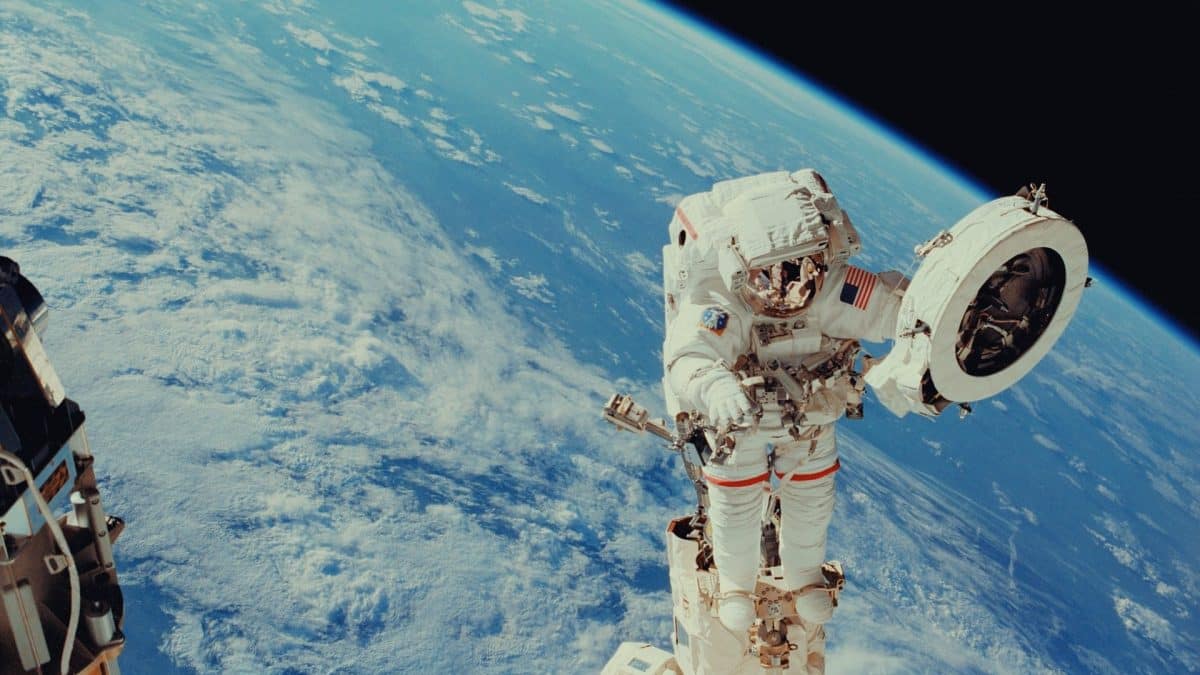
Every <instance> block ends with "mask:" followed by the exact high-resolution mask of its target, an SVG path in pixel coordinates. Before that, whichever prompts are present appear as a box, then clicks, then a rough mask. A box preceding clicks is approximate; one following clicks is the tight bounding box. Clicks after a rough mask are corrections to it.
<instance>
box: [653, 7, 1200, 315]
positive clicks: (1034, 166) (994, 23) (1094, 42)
mask: <svg viewBox="0 0 1200 675" xmlns="http://www.w3.org/2000/svg"><path fill="white" fill-rule="evenodd" d="M668 4H669V5H673V6H675V7H676V8H677V9H680V10H682V11H684V12H685V13H687V14H690V15H691V16H692V17H693V18H696V19H699V20H701V21H703V22H704V23H707V24H708V25H710V26H712V27H713V28H717V29H718V30H720V31H722V32H724V33H726V34H728V35H730V36H732V37H735V38H737V39H738V40H740V41H742V42H743V43H746V44H748V45H750V46H751V47H753V48H756V49H757V50H758V51H760V52H762V53H764V54H766V55H768V56H771V57H772V58H774V59H775V60H776V61H779V62H782V63H784V64H788V65H790V66H791V67H792V68H793V69H795V70H797V71H799V72H800V73H801V74H802V75H804V76H805V77H807V78H808V79H810V80H812V81H814V82H816V83H817V84H819V85H821V86H823V87H824V88H826V89H829V90H832V91H833V92H835V93H836V94H838V95H839V96H841V97H842V98H844V99H846V100H847V101H849V102H851V103H852V104H854V105H856V106H858V107H860V108H861V109H863V110H865V111H866V112H868V113H869V114H871V115H872V116H873V117H875V118H877V119H879V120H880V121H882V122H884V123H886V124H887V125H889V126H891V127H892V128H894V129H896V130H897V131H899V132H900V133H902V134H903V135H904V136H906V137H908V139H910V140H911V141H913V142H915V143H916V144H918V145H921V146H923V147H925V148H926V149H928V150H930V151H932V152H933V153H934V154H936V155H938V156H940V157H941V158H943V159H944V160H945V161H946V162H947V163H948V164H949V165H951V166H954V167H956V168H958V169H959V170H960V171H961V172H962V173H963V174H964V175H966V176H968V177H971V178H974V179H975V180H976V181H977V182H978V183H980V184H982V185H983V186H985V187H988V188H991V189H992V190H993V191H994V193H995V194H996V195H997V196H999V195H1001V194H1011V193H1012V192H1015V191H1016V190H1017V189H1018V188H1019V187H1021V186H1022V185H1024V184H1026V183H1030V182H1038V183H1040V182H1044V183H1046V184H1047V193H1048V195H1049V197H1050V199H1049V206H1050V207H1051V208H1053V209H1055V210H1056V211H1058V212H1059V213H1061V214H1062V215H1064V216H1066V217H1067V218H1069V219H1071V220H1072V221H1074V222H1075V223H1076V224H1077V225H1078V226H1079V227H1080V229H1081V230H1082V231H1083V233H1084V236H1085V237H1086V238H1087V241H1088V247H1089V252H1090V254H1091V259H1092V261H1093V262H1098V263H1099V264H1100V265H1101V266H1102V267H1103V268H1104V269H1105V270H1107V271H1108V272H1110V273H1111V274H1113V275H1115V276H1116V277H1117V278H1118V279H1119V280H1120V282H1121V283H1123V284H1124V285H1126V286H1127V287H1129V288H1130V289H1132V290H1133V291H1135V292H1136V293H1138V294H1140V295H1142V296H1143V297H1145V298H1146V299H1148V301H1149V302H1150V303H1151V304H1152V305H1156V306H1157V307H1158V309H1159V311H1161V312H1163V313H1165V314H1167V315H1168V316H1169V317H1170V318H1172V319H1173V320H1174V321H1175V323H1176V324H1177V325H1179V326H1180V327H1182V328H1183V329H1184V330H1186V331H1188V332H1190V333H1191V335H1192V336H1193V338H1197V337H1200V303H1198V302H1197V301H1196V300H1195V299H1193V298H1192V297H1191V296H1190V294H1191V293H1192V292H1193V290H1192V289H1193V285H1192V284H1191V283H1188V282H1189V281H1190V272H1191V271H1193V270H1200V249H1198V248H1197V246H1198V244H1197V241H1198V239H1200V237H1198V236H1197V235H1198V234H1200V233H1198V232H1197V227H1198V223H1197V221H1198V220H1200V219H1198V218H1196V217H1195V216H1194V215H1193V214H1195V213H1198V211H1197V206H1196V205H1195V201H1196V196H1197V195H1198V194H1200V190H1197V185H1198V184H1200V171H1198V170H1197V165H1198V161H1197V159H1198V158H1197V157H1196V156H1195V151H1196V147H1195V146H1196V143H1195V138H1194V134H1193V132H1192V131H1191V128H1192V125H1193V124H1195V123H1196V122H1197V118H1196V116H1195V112H1196V107H1195V105H1194V104H1192V103H1191V102H1190V101H1191V98H1192V97H1193V96H1195V95H1196V94H1197V92H1196V89H1197V87H1198V78H1197V76H1196V63H1200V59H1198V58H1197V57H1196V48H1195V45H1196V43H1197V42H1200V36H1197V35H1192V34H1189V33H1188V26H1189V24H1188V22H1187V21H1185V20H1184V18H1183V17H1182V16H1180V15H1179V14H1178V10H1171V11H1165V10H1163V9H1161V8H1157V7H1155V6H1153V5H1149V4H1140V5H1123V6H1120V7H1122V9H1121V10H1120V11H1119V12H1118V11H1116V10H1115V9H1114V10H1112V11H1111V12H1108V13H1105V12H1104V11H1102V10H1100V9H1098V8H1099V5H1093V6H1092V7H1095V9H1087V10H1084V11H1074V12H1068V11H1059V12H1052V11H1048V10H1047V8H1046V7H1045V6H1042V3H1012V4H1010V5H1008V6H1006V7H1003V8H1002V7H998V6H988V5H983V4H968V5H959V6H957V8H955V9H948V10H944V11H935V10H933V9H932V8H921V9H914V6H913V5H912V4H911V3H904V5H903V6H902V7H901V6H896V5H893V6H891V8H890V9H886V10H883V12H882V13H880V10H879V9H878V8H871V7H869V6H866V5H863V4H861V3H853V5H851V3H844V5H843V3H837V4H822V3H796V4H795V5H791V4H789V5H786V6H785V5H783V3H771V4H766V3H753V2H742V3H731V2H724V3H706V2H698V1H696V0H691V1H685V0H672V1H671V2H669V3H668ZM1114 7H1116V6H1114ZM817 168H819V167H817Z"/></svg>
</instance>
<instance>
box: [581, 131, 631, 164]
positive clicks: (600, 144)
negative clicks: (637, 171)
mask: <svg viewBox="0 0 1200 675" xmlns="http://www.w3.org/2000/svg"><path fill="white" fill-rule="evenodd" d="M588 141H589V142H590V143H591V144H592V147H593V148H596V149H597V150H599V151H600V152H603V153H604V154H606V155H611V154H612V152H613V149H612V146H611V145H609V144H608V143H605V142H604V141H602V140H600V139H599V138H589V139H588ZM626 171H628V169H626Z"/></svg>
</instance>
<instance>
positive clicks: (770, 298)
mask: <svg viewBox="0 0 1200 675" xmlns="http://www.w3.org/2000/svg"><path fill="white" fill-rule="evenodd" d="M826 269H828V268H826V267H825V265H824V263H823V258H822V256H821V254H815V255H811V256H805V257H803V258H798V259H796V260H785V261H783V262H779V263H775V264H774V265H769V266H767V267H759V268H754V269H752V270H750V283H748V284H747V285H746V287H745V289H746V292H745V297H746V301H747V302H749V303H750V306H751V307H753V308H754V309H755V311H757V312H759V313H761V314H767V315H769V316H781V317H782V316H792V315H795V314H798V313H799V312H801V311H803V310H804V309H806V308H807V307H808V306H809V304H811V303H812V300H813V298H814V297H816V295H817V292H818V291H820V290H821V282H822V281H823V280H824V279H825V270H826Z"/></svg>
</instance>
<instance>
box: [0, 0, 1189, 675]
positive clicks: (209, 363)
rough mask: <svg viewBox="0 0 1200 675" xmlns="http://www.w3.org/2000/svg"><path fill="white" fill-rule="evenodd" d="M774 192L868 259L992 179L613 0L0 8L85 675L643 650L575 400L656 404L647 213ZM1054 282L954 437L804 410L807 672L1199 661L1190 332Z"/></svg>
mask: <svg viewBox="0 0 1200 675" xmlns="http://www.w3.org/2000/svg"><path fill="white" fill-rule="evenodd" d="M802 167H813V168H816V169H818V170H819V171H821V172H822V173H823V175H824V176H825V177H826V179H827V180H828V182H829V184H830V186H831V188H832V189H833V190H834V192H835V194H837V195H838V197H839V199H840V201H841V202H842V205H843V206H844V207H845V208H846V209H847V210H848V211H849V213H850V214H851V217H852V218H853V219H854V221H855V223H856V225H857V227H858V229H859V232H860V234H861V235H862V238H863V240H864V242H865V248H864V251H863V253H862V254H861V256H859V257H858V258H857V262H858V264H859V265H862V266H865V267H869V268H872V269H876V270H883V269H889V268H894V269H899V270H901V271H904V272H906V273H908V274H910V275H911V274H912V273H913V272H914V271H915V269H916V264H915V261H914V258H913V254H912V250H913V246H914V245H916V244H919V243H921V242H923V241H925V240H927V239H929V238H930V237H932V236H933V235H934V234H936V233H937V232H938V231H939V230H941V229H943V228H946V227H949V226H950V225H952V224H953V223H954V222H955V221H956V220H957V219H958V218H959V217H961V216H962V215H965V214H966V213H967V212H969V211H970V210H971V209H972V208H974V207H975V206H977V205H978V204H980V203H982V202H984V201H986V200H988V199H991V198H994V197H996V196H999V195H997V194H994V193H992V192H990V191H988V190H984V189H983V188H981V187H980V186H978V185H975V184H972V183H971V182H970V181H969V180H968V179H966V178H964V177H962V176H960V175H957V174H956V173H955V172H954V171H953V170H951V169H949V168H947V166H946V165H945V164H944V163H942V162H941V161H940V160H939V159H938V158H936V157H932V156H930V155H929V154H928V153H926V152H925V151H923V150H922V149H921V148H919V147H917V146H916V145H915V144H913V143H911V142H909V141H907V140H905V139H903V138H901V137H900V136H898V135H897V134H896V133H894V132H892V131H890V130H888V129H886V128H884V127H882V126H881V125H880V124H879V123H877V122H876V121H873V120H871V119H869V118H867V117H866V116H864V115H863V114H861V113H860V112H858V111H856V110H855V109H854V108H853V107H852V106H850V105H849V104H847V103H845V102H843V101H840V100H837V99H835V98H833V97H831V96H830V95H829V94H827V93H825V92H823V91H822V90H820V89H818V88H816V87H815V86H813V85H811V84H810V83H808V82H806V81H805V80H804V79H802V78H801V77H800V76H799V75H797V74H795V73H792V72H789V71H786V70H784V69H781V68H780V67H778V66H776V65H773V64H772V63H770V62H768V61H767V60H765V59H764V58H763V57H761V56H759V55H757V54H755V53H752V52H750V51H747V50H745V49H744V48H743V47H741V46H739V45H737V44H735V43H733V42H732V41H731V40H730V39H729V38H727V37H725V36H723V35H721V34H718V33H715V32H712V31H711V30H709V29H707V28H705V27H703V26H700V25H698V24H695V23H692V22H690V20H688V19H687V18H685V17H682V16H679V15H676V14H672V13H670V12H669V11H667V10H666V9H664V8H661V7H657V6H655V5H651V4H645V3H634V2H623V1H618V0H604V1H598V2H595V3H535V2H525V1H523V0H510V1H507V2H506V1H503V0H479V1H478V2H476V1H472V0H466V1H457V0H455V1H449V0H447V1H439V2H423V3H399V4H397V3H385V2H361V3H333V2H312V1H307V0H265V1H256V2H226V1H223V0H213V1H206V2H201V3H197V2H166V1H164V2H156V3H140V4H129V3H121V4H118V3H84V2H79V3H61V2H37V3H33V2H25V1H24V0H8V1H6V2H4V3H3V4H2V5H0V252H2V253H3V254H4V255H8V256H10V257H12V258H14V259H16V260H17V261H18V262H19V263H20V264H21V266H22V269H23V271H24V272H25V274H26V275H27V276H28V277H29V278H30V279H31V280H33V281H34V283H35V284H37V285H38V286H39V288H40V289H41V291H42V293H43V294H44V295H45V297H46V300H47V303H48V305H49V307H50V309H51V324H50V328H49V332H48V334H47V336H46V342H47V349H48V351H49V353H50V356H51V358H52V360H53V362H54V364H55V366H56V368H57V370H58V372H59V374H60V376H61V378H62V380H63V382H64V384H65V386H66V389H67V391H68V393H69V394H70V395H71V397H72V398H74V399H75V400H76V401H78V402H79V403H80V405H81V406H82V407H83V409H84V410H85V411H86V412H87V413H88V417H89V424H88V431H89V436H90V440H91V443H92V447H93V450H94V451H95V453H96V456H97V469H98V473H99V474H100V475H102V476H103V480H102V485H101V488H102V490H103V493H104V495H105V498H106V503H107V505H108V508H109V510H110V512H113V513H116V514H119V515H121V516H123V517H124V518H125V519H126V521H127V528H126V530H125V533H124V534H123V535H122V537H121V539H120V541H119V542H118V543H117V547H116V551H117V556H118V567H119V569H120V572H121V582H122V586H123V588H124V591H125V595H126V598H127V600H128V613H127V616H126V621H125V633H126V634H127V636H128V646H127V648H126V650H125V654H124V656H123V657H122V660H121V667H122V669H123V671H124V672H126V673H169V672H247V673H301V672H304V673H308V672H321V673H352V672H481V673H482V672H488V673H493V672H494V673H534V672H537V673H565V672H578V673H588V672H596V671H597V670H599V668H600V667H601V666H602V665H603V664H604V662H605V661H606V660H607V659H608V657H609V655H610V654H611V653H612V651H613V650H614V649H615V647H616V646H617V644H619V643H620V642H621V641H624V640H646V641H650V642H653V643H655V644H658V645H660V646H662V647H664V648H669V631H670V601H669V589H668V584H667V575H666V569H665V563H664V545H663V532H664V527H665V524H666V522H667V520H668V519H669V518H671V517H674V516H677V515H681V514H683V513H686V512H688V511H689V510H690V509H691V507H692V503H691V497H690V494H689V493H690V489H689V486H688V485H687V483H686V481H685V480H684V476H683V472H682V468H681V467H680V465H679V464H678V459H677V458H676V457H674V456H673V455H672V454H670V453H668V452H665V451H664V450H663V448H662V447H661V443H658V442H656V441H655V440H654V439H652V438H650V437H638V436H634V435H632V434H624V433H617V432H616V431H615V430H613V429H612V428H610V427H608V426H606V425H605V423H603V421H602V420H601V419H600V407H601V405H602V404H603V402H604V401H605V400H606V399H607V397H608V395H609V394H610V393H612V392H615V391H623V392H628V393H631V394H633V395H634V397H635V398H636V399H638V400H639V401H641V402H643V403H644V404H646V405H647V406H648V407H649V408H650V409H651V411H652V412H654V413H658V414H661V410H662V400H661V390H660V389H659V384H658V380H659V377H660V374H661V373H660V368H661V366H660V362H659V359H660V346H661V340H662V309H661V295H660V294H661V277H660V274H661V273H660V263H659V252H660V250H661V247H662V245H663V244H665V243H666V238H667V229H666V226H667V222H668V221H669V219H670V215H671V212H672V207H673V205H674V204H675V203H676V202H677V201H678V200H679V199H680V198H681V197H682V196H684V195H687V194H690V193H693V192H699V191H702V190H706V189H708V188H709V187H710V186H711V185H712V183H713V182H715V181H718V180H723V179H726V178H732V177H737V176H742V175H747V174H751V173H757V172H762V171H773V170H781V169H787V170H794V169H798V168H802ZM1016 187H1018V186H1013V188H1014V189H1015V188H1016ZM1049 194H1050V197H1051V206H1053V195H1054V186H1053V185H1050V186H1049ZM1094 197H1095V199H1106V198H1108V196H1107V195H1103V194H1101V193H1099V192H1097V194H1096V195H1094ZM1064 215H1066V216H1067V217H1070V214H1064ZM1079 225H1080V227H1081V229H1082V231H1083V232H1084V235H1085V236H1086V234H1087V227H1088V224H1087V223H1079ZM1091 274H1092V276H1093V277H1095V278H1096V280H1097V283H1096V284H1095V286H1094V287H1092V288H1090V289H1089V290H1088V291H1087V292H1086V293H1085V295H1084V297H1083V300H1082V303H1081V305H1080V308H1079V311H1078V314H1077V315H1076V317H1075V319H1074V320H1073V322H1072V323H1071V325H1070V326H1069V327H1068V329H1067V331H1066V332H1065V334H1064V335H1063V336H1062V338H1061V339H1060V340H1059V342H1058V343H1057V344H1056V346H1055V347H1054V349H1053V350H1052V351H1051V353H1050V354H1049V356H1048V357H1047V358H1046V359H1045V360H1044V361H1043V362H1042V363H1041V364H1039V365H1038V366H1037V367H1036V368H1035V369H1034V370H1033V371H1032V372H1031V373H1030V374H1029V375H1028V376H1026V377H1025V378H1024V379H1023V380H1022V381H1021V382H1020V383H1019V384H1018V385H1017V386H1015V387H1014V388H1012V389H1010V390H1008V391H1006V392H1004V393H1002V394H1000V395H998V396H996V397H994V398H992V399H989V400H986V401H980V402H976V405H975V412H974V414H972V415H970V416H968V417H966V418H965V419H957V416H956V415H954V414H951V413H948V414H946V415H943V416H942V417H941V418H939V419H936V420H933V421H930V420H927V419H923V418H916V417H912V416H910V417H906V418H903V419H897V418H895V417H893V416H891V415H890V414H889V413H887V412H886V411H885V410H884V409H883V408H882V406H880V405H879V404H878V403H877V402H876V401H874V400H873V399H871V398H868V401H867V415H866V419H865V420H863V421H861V422H851V421H844V422H843V423H842V424H841V425H840V430H839V433H840V440H841V447H842V462H843V465H844V470H843V471H842V472H841V473H840V474H839V483H838V500H839V501H838V505H837V510H836V513H835V521H834V524H833V526H832V529H831V531H830V554H831V555H832V556H835V557H838V558H840V559H841V560H842V561H843V562H844V563H845V565H846V569H847V574H848V577H849V586H848V589H847V591H846V593H845V594H844V596H843V601H842V604H841V607H840V608H839V610H838V612H837V614H836V616H835V618H834V620H833V622H832V623H830V624H829V626H828V628H829V633H830V638H829V652H830V655H829V672H831V673H890V672H933V673H943V672H970V673H993V672H995V673H1001V672H1013V673H1029V672H1096V673H1127V672H1146V673H1167V672H1175V673H1178V672H1189V671H1190V672H1196V671H1200V616H1198V614H1197V607H1200V563H1197V561H1198V560H1200V536H1197V534H1198V533H1200V463H1198V460H1197V454H1196V450H1197V447H1198V446H1200V442H1198V441H1200V423H1198V422H1197V420H1200V391H1198V388H1197V386H1196V383H1197V382H1200V351H1198V348H1197V346H1196V345H1195V344H1194V343H1192V342H1191V341H1190V340H1189V339H1187V338H1186V337H1184V336H1183V335H1182V334H1181V333H1180V332H1178V331H1177V330H1175V329H1174V328H1172V327H1171V325H1170V324H1169V323H1168V322H1167V321H1166V320H1165V319H1164V318H1162V317H1161V316H1159V315H1157V314H1156V313H1155V312H1154V311H1153V310H1152V309H1150V308H1149V307H1148V306H1147V305H1146V304H1145V303H1144V302H1143V301H1142V300H1140V299H1139V298H1137V297H1135V296H1134V295H1132V294H1131V293H1129V292H1127V291H1126V290H1125V289H1123V288H1122V286H1121V285H1120V283H1119V281H1118V280H1117V279H1115V278H1113V277H1112V276H1111V275H1109V274H1108V273H1107V272H1106V271H1105V270H1103V269H1102V268H1100V267H1099V266H1098V265H1095V264H1094V263H1093V265H1092V268H1091ZM886 348H887V347H886V345H868V351H871V352H872V353H874V354H876V355H878V354H881V353H882V352H883V351H884V350H886Z"/></svg>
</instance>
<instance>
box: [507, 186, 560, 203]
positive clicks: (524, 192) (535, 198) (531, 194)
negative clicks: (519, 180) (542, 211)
mask: <svg viewBox="0 0 1200 675" xmlns="http://www.w3.org/2000/svg"><path fill="white" fill-rule="evenodd" d="M504 185H505V186H507V187H508V189H509V190H512V191H513V192H515V193H516V194H518V195H520V196H522V197H524V198H525V199H528V200H529V201H531V202H533V203H534V204H538V205H541V204H548V203H549V202H550V200H549V199H547V198H545V197H543V196H542V195H540V194H538V193H537V191H536V190H533V189H532V188H527V187H523V186H520V185H513V184H512V183H505V184H504Z"/></svg>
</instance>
